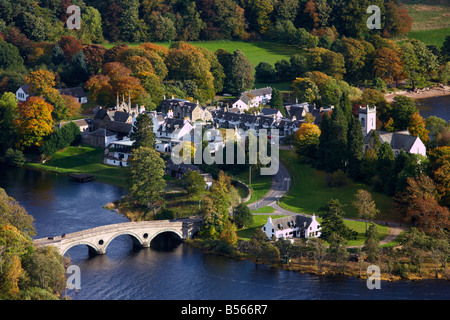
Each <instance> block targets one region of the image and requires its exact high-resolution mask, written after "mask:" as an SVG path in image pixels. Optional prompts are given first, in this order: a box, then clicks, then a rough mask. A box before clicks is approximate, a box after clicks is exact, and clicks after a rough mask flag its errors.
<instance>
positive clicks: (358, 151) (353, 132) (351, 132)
mask: <svg viewBox="0 0 450 320" xmlns="http://www.w3.org/2000/svg"><path fill="white" fill-rule="evenodd" d="M363 155H364V136H363V133H362V126H361V122H360V121H359V120H358V119H356V118H355V117H353V116H350V122H349V124H348V131H347V158H348V165H347V167H348V173H349V175H350V177H352V178H354V179H359V178H360V164H361V160H362V158H363Z"/></svg>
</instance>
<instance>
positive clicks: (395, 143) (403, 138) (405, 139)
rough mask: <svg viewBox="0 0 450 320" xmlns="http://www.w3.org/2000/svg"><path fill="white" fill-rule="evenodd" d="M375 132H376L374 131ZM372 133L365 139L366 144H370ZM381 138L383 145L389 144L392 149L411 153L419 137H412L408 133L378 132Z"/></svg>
mask: <svg viewBox="0 0 450 320" xmlns="http://www.w3.org/2000/svg"><path fill="white" fill-rule="evenodd" d="M372 131H374V130H372ZM372 131H371V133H370V134H368V135H367V136H366V137H365V138H364V143H365V144H368V143H369V142H370V138H371V136H372ZM376 132H377V133H378V136H379V137H380V141H381V143H384V142H387V143H389V144H390V145H391V148H392V149H397V150H401V149H403V150H405V151H408V152H409V151H410V150H411V148H412V146H413V145H414V143H415V142H416V140H417V139H419V137H415V136H412V135H411V134H410V133H409V132H408V131H397V132H387V131H378V130H377V131H376Z"/></svg>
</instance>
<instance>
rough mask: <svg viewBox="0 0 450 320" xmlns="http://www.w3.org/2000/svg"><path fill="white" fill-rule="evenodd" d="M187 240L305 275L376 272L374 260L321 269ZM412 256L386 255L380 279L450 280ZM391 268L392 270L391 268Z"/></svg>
mask: <svg viewBox="0 0 450 320" xmlns="http://www.w3.org/2000/svg"><path fill="white" fill-rule="evenodd" d="M184 242H185V243H186V244H187V245H189V246H192V247H194V248H197V249H200V250H202V252H203V253H206V254H217V255H221V256H225V257H227V258H231V259H235V260H249V261H251V262H253V263H255V264H264V265H269V266H271V267H273V268H277V269H282V270H286V271H293V272H299V273H301V274H312V275H317V276H324V277H326V276H338V277H345V278H358V279H363V280H366V279H368V278H369V277H370V276H371V275H372V274H367V268H368V267H369V266H370V265H373V264H372V263H369V262H367V261H363V262H362V263H360V262H358V261H351V260H349V261H347V262H346V264H345V267H344V268H343V269H342V267H341V266H337V265H336V263H335V262H333V261H330V260H324V261H322V264H321V269H322V270H321V271H320V272H319V268H318V264H317V261H316V260H314V259H312V258H310V257H305V256H302V257H294V258H291V261H290V263H282V261H281V259H277V260H270V259H265V258H264V257H254V256H252V255H249V254H246V253H243V252H241V251H239V250H238V248H237V246H230V245H228V244H226V243H225V242H223V241H220V240H202V239H186V240H184ZM409 260H410V258H409V257H396V258H395V261H390V262H389V263H388V262H387V260H386V257H385V256H383V257H382V258H380V261H379V262H377V263H376V264H375V265H376V266H379V267H380V280H382V281H401V280H403V281H404V280H409V281H419V280H444V281H449V280H450V277H449V275H448V273H446V272H445V271H444V270H441V269H440V268H438V272H437V277H436V268H435V265H434V263H433V261H432V260H431V258H430V257H425V259H424V262H423V263H422V266H421V271H420V273H419V271H418V269H417V267H416V266H412V265H411V264H410V261H409ZM389 269H390V270H389Z"/></svg>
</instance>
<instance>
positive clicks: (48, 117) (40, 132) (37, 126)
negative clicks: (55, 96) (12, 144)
mask: <svg viewBox="0 0 450 320" xmlns="http://www.w3.org/2000/svg"><path fill="white" fill-rule="evenodd" d="M17 111H18V113H19V116H18V118H17V119H16V120H15V121H14V126H15V128H16V132H17V135H18V141H17V148H22V149H23V148H24V147H34V146H38V147H39V146H41V145H42V143H43V139H44V137H46V136H48V135H49V134H51V133H52V132H53V128H52V123H53V119H52V111H53V106H52V105H51V104H48V103H47V102H45V101H44V99H42V98H39V97H31V98H29V99H28V101H26V102H25V103H23V104H20V105H19V106H18V108H17Z"/></svg>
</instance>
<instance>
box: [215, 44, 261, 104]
mask: <svg viewBox="0 0 450 320" xmlns="http://www.w3.org/2000/svg"><path fill="white" fill-rule="evenodd" d="M219 61H220V59H219ZM222 65H223V64H222ZM227 71H229V73H227ZM224 72H225V81H224V85H223V87H224V91H227V92H230V93H232V94H235V95H237V94H239V93H241V92H244V91H246V90H248V89H251V88H252V87H253V84H254V82H255V77H254V70H253V65H252V64H251V62H250V60H248V59H247V57H246V56H245V54H244V53H243V52H242V51H241V50H236V51H234V53H233V55H232V57H231V61H230V66H229V70H227V68H226V66H224Z"/></svg>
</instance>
